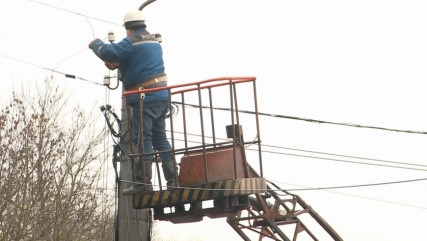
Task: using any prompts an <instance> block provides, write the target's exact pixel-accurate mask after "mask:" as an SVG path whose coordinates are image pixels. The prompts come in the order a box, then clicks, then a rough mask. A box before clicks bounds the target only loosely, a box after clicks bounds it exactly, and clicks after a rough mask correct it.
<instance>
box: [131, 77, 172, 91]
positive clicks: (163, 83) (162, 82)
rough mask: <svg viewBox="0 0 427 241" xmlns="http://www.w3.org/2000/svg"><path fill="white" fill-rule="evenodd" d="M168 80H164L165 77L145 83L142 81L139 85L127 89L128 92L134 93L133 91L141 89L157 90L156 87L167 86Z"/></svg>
mask: <svg viewBox="0 0 427 241" xmlns="http://www.w3.org/2000/svg"><path fill="white" fill-rule="evenodd" d="M167 81H168V79H167V78H166V75H163V76H160V77H157V78H154V79H150V80H147V81H144V82H142V83H139V84H137V85H134V86H132V87H131V88H129V89H128V91H134V90H141V89H151V88H157V87H163V86H166V85H167Z"/></svg>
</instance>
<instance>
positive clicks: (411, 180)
mask: <svg viewBox="0 0 427 241" xmlns="http://www.w3.org/2000/svg"><path fill="white" fill-rule="evenodd" d="M267 181H269V182H271V183H273V182H272V181H271V180H267ZM420 181H427V178H418V179H410V180H400V181H392V182H380V183H369V184H356V185H346V186H331V187H310V188H295V189H278V188H276V189H269V190H270V191H285V192H289V191H320V190H333V189H346V188H359V187H373V186H384V185H393V184H403V183H410V182H420ZM120 182H125V183H132V184H141V185H153V184H147V183H143V182H136V181H127V180H120ZM278 183H280V182H278ZM291 185H292V184H291ZM157 186H159V187H160V185H157ZM162 187H164V186H162ZM166 187H168V186H166ZM173 188H174V189H186V190H203V191H230V190H234V189H230V188H203V187H175V186H173ZM241 190H256V189H241ZM257 191H262V190H257Z"/></svg>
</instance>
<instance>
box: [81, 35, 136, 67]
mask: <svg viewBox="0 0 427 241" xmlns="http://www.w3.org/2000/svg"><path fill="white" fill-rule="evenodd" d="M89 48H91V49H92V51H93V52H94V53H95V54H96V56H98V57H99V58H100V59H102V60H103V61H105V62H111V63H117V62H121V61H124V60H126V59H127V58H128V57H129V56H130V54H131V52H132V43H131V41H130V40H129V39H128V38H125V39H123V40H122V41H120V42H119V43H117V44H115V43H111V44H106V43H104V42H103V41H102V40H100V39H95V40H92V42H90V44H89ZM107 67H108V66H107Z"/></svg>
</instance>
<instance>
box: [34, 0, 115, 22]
mask: <svg viewBox="0 0 427 241" xmlns="http://www.w3.org/2000/svg"><path fill="white" fill-rule="evenodd" d="M27 1H29V2H34V3H37V4H41V5H44V6H47V7H51V8H55V9H59V10H61V11H64V12H68V13H72V14H76V15H79V16H82V17H86V18H91V19H94V20H97V21H100V22H105V23H109V24H112V25H116V26H120V27H122V25H121V24H118V23H114V22H111V21H108V20H105V19H101V18H96V17H91V16H89V15H85V14H82V13H78V12H74V11H71V10H68V9H65V8H60V7H57V6H54V5H50V4H47V3H44V2H40V1H35V0H27Z"/></svg>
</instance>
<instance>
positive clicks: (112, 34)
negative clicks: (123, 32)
mask: <svg viewBox="0 0 427 241" xmlns="http://www.w3.org/2000/svg"><path fill="white" fill-rule="evenodd" d="M115 40H116V38H115V37H114V32H109V33H108V41H109V42H110V43H112V42H114V41H115Z"/></svg>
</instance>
